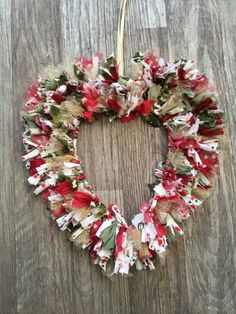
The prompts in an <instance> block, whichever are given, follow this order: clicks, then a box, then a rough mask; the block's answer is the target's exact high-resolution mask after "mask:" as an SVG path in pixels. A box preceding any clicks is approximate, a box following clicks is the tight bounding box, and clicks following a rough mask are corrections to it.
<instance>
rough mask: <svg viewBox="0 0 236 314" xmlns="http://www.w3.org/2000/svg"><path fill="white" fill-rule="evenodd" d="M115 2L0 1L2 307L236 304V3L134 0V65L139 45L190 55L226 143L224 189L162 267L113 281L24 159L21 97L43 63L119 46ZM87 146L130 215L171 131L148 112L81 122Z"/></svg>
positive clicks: (83, 147)
mask: <svg viewBox="0 0 236 314" xmlns="http://www.w3.org/2000/svg"><path fill="white" fill-rule="evenodd" d="M118 13H119V1H117V0H103V1H102V0H87V1H83V0H57V1H54V0H37V1H36V0H21V1H20V0H12V1H7V0H0V29H1V32H0V39H1V48H0V84H1V90H0V93H1V98H0V99H1V101H0V104H1V106H0V110H1V114H0V128H1V129H0V144H1V160H0V167H1V172H0V173H1V190H0V197H1V215H0V237H1V238H0V250H1V257H0V267H1V269H0V282H1V285H0V313H1V314H2V313H3V314H9V313H24V314H31V313H39V314H41V313H43V314H44V313H45V314H47V313H48V314H54V313H57V314H59V313H63V314H64V313H65V314H67V313H70V314H72V313H83V314H90V313H104V314H108V313H109V314H110V313H111V314H113V313H122V314H123V313H132V314H136V313H138V314H139V313H140V314H141V313H155V314H156V313H158V314H159V313H160V314H173V313H176V314H179V313H181V314H188V313H191V314H192V313H193V314H199V313H204V314H205V313H207V314H208V313H209V314H215V313H219V314H233V313H235V312H236V299H235V295H236V281H235V276H236V275H235V273H236V272H235V271H236V254H235V234H236V233H235V231H236V211H235V204H236V182H235V181H236V179H235V178H236V171H235V167H236V160H235V155H236V132H235V125H236V113H235V108H236V100H235V99H236V97H235V96H236V93H235V81H236V68H235V64H236V2H235V1H234V0H227V1H222V0H208V1H203V0H191V1H177V0H166V1H165V0H155V1H154V0H152V1H151V0H136V1H135V0H130V5H129V6H128V11H127V19H126V35H125V51H126V56H127V58H126V60H125V61H126V62H125V63H126V72H127V73H128V66H129V60H130V58H131V57H132V55H133V54H134V53H135V52H136V51H138V50H141V51H144V52H145V51H147V50H149V51H152V52H154V53H156V54H159V55H161V56H163V57H164V58H166V59H169V60H171V61H173V60H175V59H177V58H179V57H180V56H187V57H189V58H192V59H194V60H196V61H197V65H198V67H199V68H200V69H201V70H202V71H205V72H207V73H208V74H209V76H210V78H211V79H212V80H213V81H214V83H215V85H216V86H217V89H218V92H219V96H220V100H221V102H222V107H223V108H224V110H225V112H226V115H227V121H228V129H229V141H228V145H226V149H225V158H224V160H223V161H222V171H221V174H220V177H219V180H218V184H217V187H216V190H215V192H214V194H213V195H212V197H211V198H210V200H209V201H207V203H206V204H205V205H204V206H203V207H202V208H201V209H199V210H198V211H197V212H196V214H195V215H194V216H193V217H192V218H191V219H190V220H189V221H188V222H186V223H185V228H184V230H185V234H184V236H183V237H182V238H178V241H176V243H175V244H174V245H172V246H171V248H170V249H169V251H168V252H169V253H168V255H167V258H166V260H165V261H164V262H163V265H159V267H158V269H157V271H155V272H152V273H150V272H145V271H143V272H136V271H134V272H133V273H134V276H133V277H128V278H114V280H112V281H111V280H108V279H107V278H106V277H104V276H103V275H102V274H101V272H100V270H99V269H98V268H97V267H94V266H92V265H90V262H89V257H88V256H87V254H85V252H81V251H78V250H77V248H75V247H73V246H72V244H71V243H70V242H69V241H67V240H66V235H65V234H63V233H61V232H59V231H58V230H57V228H56V227H55V226H54V225H53V224H52V223H51V221H50V219H49V215H48V212H47V210H46V205H45V204H44V203H43V202H42V201H41V200H40V199H39V198H36V197H34V196H33V190H32V189H31V188H30V187H29V186H28V184H27V181H26V171H25V169H24V167H23V164H22V162H21V151H22V146H21V136H20V133H21V121H20V117H19V114H20V110H21V106H22V102H23V100H22V95H23V94H24V91H25V90H26V88H27V86H28V85H29V84H30V83H31V82H32V81H33V80H34V78H35V77H36V76H37V73H39V72H40V71H41V70H42V69H43V67H45V66H46V65H48V64H58V63H66V64H70V63H71V62H72V60H73V57H74V56H75V55H84V56H90V55H91V54H92V53H94V52H96V51H102V52H103V54H104V55H105V56H106V55H109V54H111V53H112V52H114V53H115V50H116V48H115V45H116V31H117V22H118ZM78 140H79V143H78V153H79V156H80V158H81V161H82V163H83V165H84V169H85V172H86V173H87V177H88V178H89V181H90V182H91V183H92V185H93V187H94V189H95V190H97V191H98V192H99V194H100V197H101V198H102V199H103V200H104V201H105V202H107V203H108V201H109V200H110V201H113V202H117V203H118V204H119V205H120V207H121V208H122V210H123V212H124V215H125V217H126V219H127V220H128V221H130V220H131V218H132V216H133V214H134V213H135V212H136V210H137V208H138V206H139V204H140V203H141V202H142V201H143V200H146V199H148V198H149V196H150V192H149V190H148V188H147V186H146V183H150V182H152V181H153V179H154V178H153V176H152V171H153V169H154V168H155V166H156V165H157V163H158V162H160V161H161V160H162V159H164V158H165V155H166V139H165V135H164V132H163V131H162V130H160V129H157V130H156V129H153V128H151V127H149V126H147V125H145V124H144V123H142V122H141V121H137V122H135V123H132V122H131V123H129V124H121V123H119V122H117V123H116V122H115V123H113V124H112V125H111V124H110V123H109V122H108V121H107V120H105V119H104V118H103V119H101V120H99V121H97V122H96V123H95V124H94V125H93V126H92V127H91V126H90V125H88V124H84V125H83V127H82V128H81V131H80V134H79V138H78Z"/></svg>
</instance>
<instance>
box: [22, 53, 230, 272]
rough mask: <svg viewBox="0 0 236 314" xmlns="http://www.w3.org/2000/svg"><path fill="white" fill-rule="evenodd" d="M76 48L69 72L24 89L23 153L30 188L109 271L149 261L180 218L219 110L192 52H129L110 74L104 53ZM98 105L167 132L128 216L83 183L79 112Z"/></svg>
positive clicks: (203, 191)
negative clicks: (161, 158) (144, 196)
mask: <svg viewBox="0 0 236 314" xmlns="http://www.w3.org/2000/svg"><path fill="white" fill-rule="evenodd" d="M100 62H101V55H100V54H96V55H95V56H94V57H93V58H92V60H88V59H85V58H76V61H75V64H74V71H72V72H73V73H69V71H66V70H62V69H60V68H51V69H50V71H46V74H45V77H39V79H38V81H37V82H36V83H34V84H33V85H32V86H30V88H29V90H28V101H27V103H26V104H25V107H24V111H23V112H22V117H23V120H24V125H25V130H24V134H23V144H24V147H25V150H26V154H25V155H24V156H23V160H24V161H26V166H27V168H28V169H29V172H30V177H29V178H28V181H29V183H30V184H32V185H35V186H36V189H35V191H34V193H35V194H36V195H38V194H41V195H42V197H43V199H45V200H47V201H48V202H49V208H50V212H51V216H52V217H53V219H54V220H55V222H56V223H57V225H58V226H59V228H60V229H61V230H63V231H64V230H67V231H68V232H69V237H70V240H71V241H73V242H74V243H76V244H79V245H81V246H82V248H83V249H85V248H87V249H88V251H89V253H90V255H91V257H92V261H93V263H95V264H99V265H100V266H101V267H102V269H103V270H104V271H106V268H107V264H108V263H109V264H110V262H112V261H113V262H114V269H113V272H114V273H116V274H117V273H120V274H128V272H129V268H130V267H131V266H132V265H133V264H135V265H136V268H137V269H143V268H146V267H149V268H150V269H154V264H153V261H152V260H153V258H155V257H156V256H161V255H163V252H165V251H166V248H167V246H168V244H169V243H170V242H171V240H172V239H173V237H174V235H175V233H176V232H177V233H180V234H182V229H181V227H180V223H181V222H182V221H183V220H185V219H187V218H188V217H189V216H190V215H191V214H192V213H193V211H194V210H195V208H196V207H197V206H199V205H201V204H202V201H203V200H204V199H205V198H206V197H207V196H208V194H209V192H210V190H211V188H212V181H213V179H214V176H215V174H216V173H217V171H218V168H219V148H218V144H219V143H218V142H219V135H221V134H223V133H224V130H223V123H222V111H221V110H220V109H219V106H218V100H217V97H216V96H215V94H214V89H213V88H212V87H211V86H210V84H209V83H208V79H207V78H206V76H205V75H204V74H200V73H199V71H198V70H196V68H195V67H194V63H193V62H192V61H187V60H186V59H181V60H179V61H177V62H175V63H173V64H169V63H166V62H165V61H164V60H163V59H161V58H155V57H154V56H153V55H152V54H150V53H148V54H146V55H145V56H144V55H143V54H142V53H137V54H136V55H135V56H134V57H133V59H132V74H131V75H130V76H129V77H126V76H121V75H119V71H118V66H117V62H116V60H115V58H114V57H113V56H111V57H109V58H108V59H107V60H106V62H105V64H104V65H103V67H100ZM100 114H105V115H106V116H108V118H109V120H110V121H113V120H115V119H120V120H121V121H122V122H126V121H130V120H134V119H135V118H136V117H137V116H142V117H143V119H144V121H146V122H147V123H149V124H151V125H152V126H154V127H157V126H160V125H163V126H164V128H165V130H166V132H167V137H168V147H169V152H168V156H167V160H166V161H165V162H164V163H162V164H161V165H160V166H159V168H158V169H156V170H155V175H156V177H157V183H156V185H155V186H154V187H153V190H154V196H153V198H152V199H151V200H149V201H148V202H146V203H143V204H142V205H141V207H140V210H139V213H138V214H136V216H135V217H134V218H133V220H132V224H131V225H128V224H127V223H126V221H125V219H124V218H123V216H122V214H121V212H120V210H119V208H118V206H117V205H114V204H111V205H109V206H108V207H107V206H105V205H104V204H103V203H102V202H101V201H100V200H99V198H98V196H97V195H96V194H95V193H94V192H93V191H92V188H91V186H90V185H89V183H88V181H87V180H86V177H85V175H84V173H83V171H82V169H81V165H80V161H79V159H78V156H77V153H76V140H77V134H78V131H79V125H80V122H81V121H83V120H88V121H89V122H92V121H93V120H94V119H95V118H96V117H98V116H99V115H100Z"/></svg>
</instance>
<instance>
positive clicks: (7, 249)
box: [0, 1, 16, 314]
mask: <svg viewBox="0 0 236 314" xmlns="http://www.w3.org/2000/svg"><path fill="white" fill-rule="evenodd" d="M0 29H1V32H0V41H1V46H2V47H3V49H2V48H1V49H0V86H1V105H0V145H1V158H0V169H1V189H0V200H1V215H0V251H1V258H0V282H1V293H0V304H1V312H2V313H12V314H13V313H15V309H16V290H15V281H16V274H15V261H16V250H15V228H14V208H15V202H14V198H13V197H12V195H14V189H15V173H14V170H13V168H12V165H13V164H14V155H13V154H12V152H13V151H14V142H13V140H12V138H13V137H14V130H13V128H11V127H10V125H11V124H10V122H11V121H13V119H14V116H13V107H12V85H11V81H12V58H11V3H9V1H2V2H1V4H0Z"/></svg>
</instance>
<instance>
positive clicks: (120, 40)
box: [117, 0, 128, 76]
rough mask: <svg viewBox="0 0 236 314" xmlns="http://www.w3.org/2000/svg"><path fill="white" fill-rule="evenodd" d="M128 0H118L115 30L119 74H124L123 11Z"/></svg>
mask: <svg viewBox="0 0 236 314" xmlns="http://www.w3.org/2000/svg"><path fill="white" fill-rule="evenodd" d="M127 2H128V0H121V1H120V14H119V24H118V30H117V63H118V67H119V74H120V75H121V76H123V75H124V27H125V11H126V4H127Z"/></svg>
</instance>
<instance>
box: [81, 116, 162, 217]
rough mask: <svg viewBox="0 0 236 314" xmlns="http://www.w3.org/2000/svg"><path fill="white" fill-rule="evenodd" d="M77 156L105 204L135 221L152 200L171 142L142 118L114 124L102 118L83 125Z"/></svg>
mask: <svg viewBox="0 0 236 314" xmlns="http://www.w3.org/2000/svg"><path fill="white" fill-rule="evenodd" d="M77 154H78V157H79V159H80V161H81V165H82V168H83V170H84V173H85V175H86V178H87V180H88V182H89V183H90V184H91V186H92V187H93V190H94V191H95V192H96V193H97V194H98V196H99V198H100V199H101V201H102V202H103V203H104V204H106V205H109V203H111V202H112V203H115V204H117V205H118V206H119V207H120V208H121V210H122V212H123V213H124V216H125V217H126V219H128V220H131V219H132V217H133V215H134V214H135V213H136V212H137V209H138V208H139V207H140V204H141V203H142V202H143V201H144V200H145V199H148V198H150V197H151V194H152V193H151V189H150V188H151V185H152V184H153V183H154V182H155V177H154V169H155V168H156V167H157V166H158V164H159V163H160V162H162V161H164V160H165V158H166V155H167V139H166V135H165V131H164V129H163V128H153V127H151V126H150V125H148V124H147V123H144V122H143V121H142V119H141V118H137V119H136V120H135V121H131V122H130V123H122V122H120V121H114V122H112V123H110V122H109V120H108V119H107V117H106V116H101V117H99V119H98V120H96V122H94V123H93V124H92V125H89V124H88V123H83V124H82V125H81V127H80V130H79V134H78V141H77Z"/></svg>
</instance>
